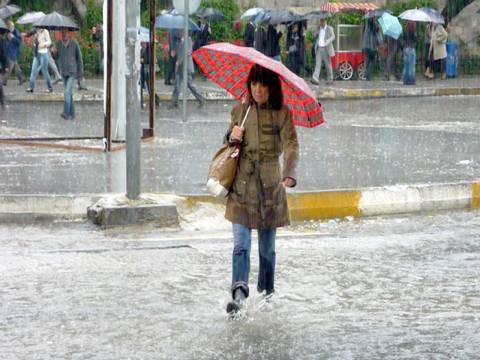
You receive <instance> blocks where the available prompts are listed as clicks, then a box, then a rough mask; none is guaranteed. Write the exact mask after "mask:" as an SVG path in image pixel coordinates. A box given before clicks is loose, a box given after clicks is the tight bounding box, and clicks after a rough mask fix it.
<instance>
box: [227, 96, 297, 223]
mask: <svg viewBox="0 0 480 360" xmlns="http://www.w3.org/2000/svg"><path fill="white" fill-rule="evenodd" d="M251 106H252V108H251V109H250V113H249V114H248V118H247V121H246V123H245V132H244V135H243V141H242V148H241V154H240V158H239V161H238V166H237V173H236V175H235V180H234V182H233V186H232V190H231V191H230V193H229V195H228V199H227V208H226V212H225V218H226V219H227V220H230V221H231V222H232V223H237V224H241V225H244V226H247V227H249V228H254V229H271V228H277V227H281V226H285V225H289V224H290V216H289V212H288V204H287V196H286V192H285V188H284V187H283V185H282V181H283V180H284V179H285V178H287V177H289V178H292V179H293V180H295V183H296V173H295V171H296V167H297V164H298V141H297V133H296V130H295V126H294V124H293V120H292V116H291V113H290V111H289V110H288V109H287V108H286V107H285V106H283V107H282V109H280V110H274V109H272V108H271V107H270V106H269V105H265V106H258V105H256V104H252V105H251ZM247 108H248V104H237V105H236V106H235V107H234V108H233V110H232V119H231V123H230V127H229V129H228V132H227V139H228V137H229V136H230V132H231V131H232V129H233V126H234V125H239V124H241V122H242V120H243V116H244V115H245V113H246V111H247ZM227 139H226V141H228V140H227ZM282 153H283V160H284V161H283V171H282V174H281V173H280V162H279V157H280V155H281V154H282Z"/></svg>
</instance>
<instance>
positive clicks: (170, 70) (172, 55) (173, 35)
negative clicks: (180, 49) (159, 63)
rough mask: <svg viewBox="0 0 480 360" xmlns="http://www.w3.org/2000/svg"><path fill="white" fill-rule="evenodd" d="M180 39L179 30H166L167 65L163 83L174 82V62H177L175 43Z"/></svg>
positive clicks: (169, 83)
mask: <svg viewBox="0 0 480 360" xmlns="http://www.w3.org/2000/svg"><path fill="white" fill-rule="evenodd" d="M179 41H180V36H179V30H176V29H172V30H169V31H168V65H167V67H166V70H167V71H166V74H165V85H173V83H174V82H175V64H176V63H177V53H176V48H177V44H178V42H179Z"/></svg>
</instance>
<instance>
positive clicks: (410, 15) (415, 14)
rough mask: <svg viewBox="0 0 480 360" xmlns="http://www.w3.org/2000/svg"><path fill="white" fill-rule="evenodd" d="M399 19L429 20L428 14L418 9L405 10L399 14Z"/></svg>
mask: <svg viewBox="0 0 480 360" xmlns="http://www.w3.org/2000/svg"><path fill="white" fill-rule="evenodd" d="M399 18H400V19H403V20H409V21H421V22H431V21H432V20H431V19H430V16H428V15H427V14H425V12H423V11H421V10H418V9H410V10H405V11H404V12H403V13H401V14H400V16H399Z"/></svg>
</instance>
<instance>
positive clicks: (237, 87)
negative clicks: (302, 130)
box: [193, 43, 324, 127]
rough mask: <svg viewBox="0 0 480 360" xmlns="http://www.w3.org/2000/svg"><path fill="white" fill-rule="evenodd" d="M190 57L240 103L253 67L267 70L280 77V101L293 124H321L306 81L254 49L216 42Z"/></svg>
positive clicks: (309, 125)
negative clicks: (258, 66) (290, 115)
mask: <svg viewBox="0 0 480 360" xmlns="http://www.w3.org/2000/svg"><path fill="white" fill-rule="evenodd" d="M193 58H194V59H195V62H196V63H197V64H198V66H199V67H200V69H201V70H202V71H203V72H204V73H205V75H206V76H207V77H209V78H210V79H212V80H213V81H214V82H215V83H217V84H218V85H220V86H221V87H222V88H224V89H225V90H227V91H228V92H229V93H230V94H232V95H233V96H234V97H235V98H237V99H239V100H241V99H243V98H245V96H246V95H247V94H248V89H247V78H248V75H249V73H250V69H251V68H252V66H253V65H254V64H259V65H261V66H263V67H265V68H267V69H270V70H271V71H274V72H275V73H277V74H278V75H279V76H280V81H281V83H282V93H283V102H284V104H285V105H286V106H287V107H288V108H289V110H290V112H291V113H292V115H293V120H294V122H295V124H296V125H300V126H305V127H314V126H317V125H320V124H322V123H323V122H324V119H323V109H322V106H321V105H320V103H319V102H318V101H317V99H316V96H315V93H314V92H313V91H312V89H310V87H309V86H308V85H307V83H306V82H305V80H303V79H302V78H300V77H299V76H297V75H295V74H294V73H293V72H291V71H290V70H289V69H288V68H287V67H286V66H285V65H283V64H282V63H281V62H279V61H276V60H273V59H271V58H269V57H268V56H265V55H263V54H262V53H260V52H258V51H257V50H255V49H253V48H250V47H244V46H236V45H232V44H229V43H217V44H211V45H206V46H203V47H201V48H200V49H198V50H196V51H195V52H194V53H193Z"/></svg>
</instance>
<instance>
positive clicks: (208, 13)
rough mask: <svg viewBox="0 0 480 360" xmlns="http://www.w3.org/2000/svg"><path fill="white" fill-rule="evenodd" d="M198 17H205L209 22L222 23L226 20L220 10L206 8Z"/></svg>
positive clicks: (200, 11)
mask: <svg viewBox="0 0 480 360" xmlns="http://www.w3.org/2000/svg"><path fill="white" fill-rule="evenodd" d="M197 16H198V17H203V18H205V19H207V20H209V21H221V20H225V16H224V15H223V14H222V12H221V11H220V10H217V9H214V8H211V7H209V8H205V9H200V10H198V11H197Z"/></svg>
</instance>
